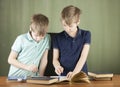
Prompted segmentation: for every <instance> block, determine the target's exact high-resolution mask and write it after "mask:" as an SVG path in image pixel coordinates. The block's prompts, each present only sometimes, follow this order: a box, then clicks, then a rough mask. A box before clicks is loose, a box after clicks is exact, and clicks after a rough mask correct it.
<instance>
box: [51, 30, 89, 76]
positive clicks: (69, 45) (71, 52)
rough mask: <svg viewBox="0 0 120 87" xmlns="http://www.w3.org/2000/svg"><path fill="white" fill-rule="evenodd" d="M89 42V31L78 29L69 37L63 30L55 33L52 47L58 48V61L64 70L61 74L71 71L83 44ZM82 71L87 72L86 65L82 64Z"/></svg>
mask: <svg viewBox="0 0 120 87" xmlns="http://www.w3.org/2000/svg"><path fill="white" fill-rule="evenodd" d="M90 43H91V33H90V31H86V30H82V29H79V28H78V30H77V34H76V37H74V38H72V37H70V36H69V35H68V34H67V33H66V32H65V31H63V32H61V33H59V34H57V35H56V36H55V38H54V41H53V48H55V49H58V50H59V61H60V64H61V66H62V67H64V71H63V73H62V75H66V74H67V73H68V72H70V71H73V70H74V68H75V66H76V64H77V62H78V60H79V58H80V56H81V52H82V49H83V46H84V45H85V44H90ZM82 71H84V72H86V73H87V65H86V63H85V64H84V66H83V68H82Z"/></svg>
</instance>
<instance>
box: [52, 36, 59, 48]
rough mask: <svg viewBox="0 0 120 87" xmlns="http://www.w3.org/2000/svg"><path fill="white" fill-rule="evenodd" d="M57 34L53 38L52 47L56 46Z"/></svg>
mask: <svg viewBox="0 0 120 87" xmlns="http://www.w3.org/2000/svg"><path fill="white" fill-rule="evenodd" d="M57 38H58V37H57V35H56V36H55V37H54V38H53V48H58V40H57Z"/></svg>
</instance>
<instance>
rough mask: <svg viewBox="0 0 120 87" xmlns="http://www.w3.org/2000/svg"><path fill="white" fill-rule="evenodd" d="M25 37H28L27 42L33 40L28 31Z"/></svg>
mask: <svg viewBox="0 0 120 87" xmlns="http://www.w3.org/2000/svg"><path fill="white" fill-rule="evenodd" d="M27 37H28V39H29V40H33V38H32V37H31V35H30V31H29V32H28V33H27Z"/></svg>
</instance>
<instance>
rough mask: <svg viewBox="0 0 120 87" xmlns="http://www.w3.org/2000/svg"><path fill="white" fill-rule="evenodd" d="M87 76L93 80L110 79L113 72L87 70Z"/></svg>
mask: <svg viewBox="0 0 120 87" xmlns="http://www.w3.org/2000/svg"><path fill="white" fill-rule="evenodd" d="M88 75H89V77H91V78H92V79H94V80H112V77H113V73H93V72H88Z"/></svg>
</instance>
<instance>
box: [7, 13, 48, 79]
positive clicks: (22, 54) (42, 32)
mask: <svg viewBox="0 0 120 87" xmlns="http://www.w3.org/2000/svg"><path fill="white" fill-rule="evenodd" d="M48 24H49V20H48V18H47V17H46V16H44V15H43V14H35V15H33V16H32V20H31V24H30V30H29V32H27V33H25V34H22V35H19V36H18V37H17V38H16V40H15V42H14V44H13V45H12V47H11V52H10V54H9V57H8V63H9V64H10V65H11V66H10V70H9V73H8V76H11V77H12V76H13V77H21V76H23V77H26V76H35V75H37V74H38V75H40V76H43V75H44V72H45V68H46V65H47V54H48V50H49V48H50V35H49V34H46V32H47V29H48Z"/></svg>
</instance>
